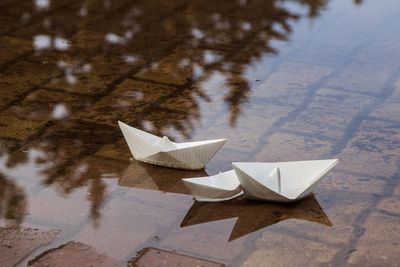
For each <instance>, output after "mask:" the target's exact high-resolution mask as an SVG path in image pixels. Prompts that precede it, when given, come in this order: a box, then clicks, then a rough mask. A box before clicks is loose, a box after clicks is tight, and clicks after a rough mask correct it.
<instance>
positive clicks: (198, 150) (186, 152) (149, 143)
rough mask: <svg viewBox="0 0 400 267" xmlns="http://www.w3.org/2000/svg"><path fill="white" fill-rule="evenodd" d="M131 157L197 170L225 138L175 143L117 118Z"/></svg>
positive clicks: (156, 163)
mask: <svg viewBox="0 0 400 267" xmlns="http://www.w3.org/2000/svg"><path fill="white" fill-rule="evenodd" d="M118 124H119V127H120V128H121V131H122V134H123V135H124V137H125V140H126V142H127V143H128V146H129V149H130V151H131V153H132V155H133V157H134V158H135V159H136V160H138V161H142V162H146V163H151V164H155V165H160V166H166V167H171V168H178V169H189V170H199V169H203V168H204V166H205V165H206V164H207V162H208V161H209V160H210V159H211V158H212V157H213V156H214V154H215V153H217V151H218V150H219V149H220V148H221V147H222V146H223V145H224V144H225V142H226V139H216V140H206V141H198V142H186V143H174V142H172V141H170V140H169V139H168V137H166V136H164V137H162V138H160V137H158V136H155V135H152V134H150V133H147V132H144V131H141V130H139V129H136V128H133V127H131V126H129V125H126V124H125V123H122V122H120V121H118Z"/></svg>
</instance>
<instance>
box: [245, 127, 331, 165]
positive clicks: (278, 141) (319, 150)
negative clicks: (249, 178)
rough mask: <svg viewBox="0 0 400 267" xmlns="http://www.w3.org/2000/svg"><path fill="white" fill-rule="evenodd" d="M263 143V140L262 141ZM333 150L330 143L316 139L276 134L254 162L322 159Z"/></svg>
mask: <svg viewBox="0 0 400 267" xmlns="http://www.w3.org/2000/svg"><path fill="white" fill-rule="evenodd" d="M260 142H263V140H260ZM331 148H332V144H331V143H330V142H329V141H326V140H321V139H318V138H314V137H307V136H301V135H293V134H286V133H279V132H278V133H275V134H273V135H271V136H270V137H269V138H268V141H267V143H266V144H265V146H264V147H262V149H261V151H260V152H259V153H258V154H257V155H255V157H254V158H253V159H252V160H259V161H291V160H312V159H321V156H323V155H326V154H327V153H329V151H330V150H331Z"/></svg>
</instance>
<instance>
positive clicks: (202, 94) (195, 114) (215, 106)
mask: <svg viewBox="0 0 400 267" xmlns="http://www.w3.org/2000/svg"><path fill="white" fill-rule="evenodd" d="M225 88H226V77H225V76H224V74H223V73H221V72H219V71H209V72H206V73H205V74H204V76H203V77H202V78H200V80H199V81H198V82H196V83H195V84H194V85H192V86H191V87H189V88H187V89H185V90H183V91H182V92H180V93H179V94H178V95H175V96H172V97H169V98H168V99H166V100H165V101H164V102H163V103H161V104H160V106H161V107H164V108H166V109H168V110H170V111H171V112H172V113H177V114H179V113H184V114H187V117H190V118H192V120H193V121H198V123H197V127H196V129H193V130H197V132H199V133H202V132H203V130H204V129H202V127H205V128H207V127H208V123H210V122H214V121H215V120H216V119H218V118H220V117H221V116H222V115H223V114H224V113H225V111H226V108H227V107H226V106H227V103H226V101H225V95H226V94H228V93H229V91H227V90H226V89H225Z"/></svg>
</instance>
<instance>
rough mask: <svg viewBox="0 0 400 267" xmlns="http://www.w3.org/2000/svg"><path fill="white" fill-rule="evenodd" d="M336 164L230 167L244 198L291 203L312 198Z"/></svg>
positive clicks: (333, 161) (238, 164)
mask: <svg viewBox="0 0 400 267" xmlns="http://www.w3.org/2000/svg"><path fill="white" fill-rule="evenodd" d="M337 163H338V160H337V159H329V160H310V161H291V162H276V163H258V162H234V163H232V164H233V167H234V170H235V172H236V175H237V177H238V179H239V182H240V185H241V187H242V189H243V192H244V194H245V196H246V197H247V198H252V199H258V200H271V201H279V202H291V201H296V200H300V199H303V198H305V197H307V196H309V195H311V194H312V193H313V192H314V190H315V188H316V187H317V185H318V183H319V182H320V181H321V179H322V177H324V175H325V174H327V173H328V172H329V171H330V170H331V169H332V168H333V167H334V166H335V165H336V164H337Z"/></svg>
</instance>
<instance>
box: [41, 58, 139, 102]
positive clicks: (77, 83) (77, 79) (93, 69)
mask: <svg viewBox="0 0 400 267" xmlns="http://www.w3.org/2000/svg"><path fill="white" fill-rule="evenodd" d="M141 64H143V61H138V62H136V64H135V66H139V65H141ZM60 67H61V68H63V69H64V72H65V75H64V77H62V78H59V79H53V80H52V81H50V82H49V83H48V84H46V85H45V86H46V87H49V88H57V89H61V90H64V91H65V92H72V93H77V94H87V95H94V94H98V93H102V92H104V91H105V90H106V89H107V88H108V86H110V85H111V84H112V83H113V82H114V81H115V80H116V79H118V78H119V77H121V76H123V75H124V74H126V73H127V72H128V71H129V70H131V69H132V68H133V67H134V66H132V65H129V64H127V63H126V62H124V60H123V58H118V57H115V56H111V55H98V56H96V57H94V58H92V59H90V60H89V61H88V62H86V63H84V64H83V65H82V66H81V65H80V64H76V63H70V62H65V63H63V64H61V65H60Z"/></svg>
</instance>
